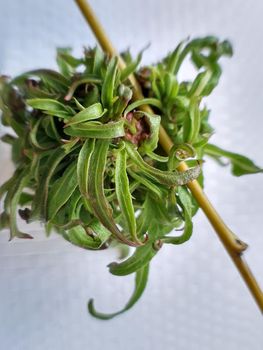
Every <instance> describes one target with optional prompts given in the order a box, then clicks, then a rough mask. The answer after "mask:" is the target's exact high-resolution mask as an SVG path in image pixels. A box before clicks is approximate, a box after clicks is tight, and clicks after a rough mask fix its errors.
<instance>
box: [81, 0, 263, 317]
mask: <svg viewBox="0 0 263 350" xmlns="http://www.w3.org/2000/svg"><path fill="white" fill-rule="evenodd" d="M75 1H76V3H77V5H78V6H79V8H80V10H81V12H82V14H83V16H84V17H85V18H86V20H87V22H88V24H89V26H90V28H91V29H92V31H93V33H94V35H95V37H96V38H97V40H98V42H99V44H100V45H101V47H102V49H103V50H104V51H105V52H107V53H108V54H109V55H110V56H116V57H118V60H119V67H120V68H121V69H123V68H125V63H124V61H123V60H122V58H121V57H120V56H119V54H118V52H117V51H116V49H115V48H114V46H113V45H112V44H111V42H110V40H109V38H108V36H107V35H106V33H105V31H104V29H103V28H102V26H101V24H100V22H99V20H98V19H97V17H96V15H95V13H94V12H93V10H92V8H91V7H90V5H89V4H88V3H87V1H85V0H75ZM129 80H130V82H131V84H132V86H133V99H134V100H138V99H142V98H143V94H142V91H141V87H140V85H139V84H138V82H137V80H136V79H135V77H134V75H130V77H129ZM142 109H143V110H144V111H146V112H148V113H153V111H152V109H151V108H150V107H149V106H142ZM159 142H160V144H161V146H162V147H163V149H164V150H165V151H166V152H167V154H169V151H170V149H171V148H172V146H173V142H172V140H171V139H170V137H169V136H168V134H167V133H166V131H165V129H164V128H163V127H162V126H160V133H159ZM187 168H188V167H187V165H186V164H185V163H181V164H180V165H179V167H178V170H180V171H185V170H187ZM187 186H188V188H189V189H190V191H191V192H192V194H193V196H194V197H195V199H196V201H197V202H198V204H199V206H200V207H201V208H202V210H203V212H204V213H205V215H206V216H207V218H208V220H209V221H210V223H211V224H212V226H213V228H214V229H215V231H216V233H217V235H218V237H219V238H220V240H221V242H222V243H223V245H224V247H225V249H226V251H227V252H228V254H229V256H230V257H231V259H232V261H233V263H234V264H235V266H236V268H237V269H238V271H239V273H240V275H241V276H242V277H243V279H244V282H245V283H246V285H247V287H248V289H249V290H250V292H251V294H252V295H253V297H254V299H255V301H256V303H257V304H258V306H259V308H260V310H261V312H263V293H262V291H261V289H260V287H259V285H258V283H257V281H256V279H255V277H254V276H253V274H252V272H251V270H250V269H249V266H248V265H247V263H246V262H245V260H244V259H243V257H242V252H243V251H245V249H246V248H247V244H246V243H244V242H242V241H241V240H240V239H239V238H238V237H237V236H235V235H234V233H233V232H232V231H231V230H230V229H229V228H228V227H227V225H226V224H225V223H224V221H223V220H222V218H221V217H220V216H219V214H218V213H217V211H216V210H215V209H214V207H213V206H212V204H211V203H210V201H209V200H208V198H207V197H206V195H205V194H204V192H203V190H202V188H201V186H200V185H199V183H198V182H197V181H196V180H194V181H192V182H189V183H188V184H187Z"/></svg>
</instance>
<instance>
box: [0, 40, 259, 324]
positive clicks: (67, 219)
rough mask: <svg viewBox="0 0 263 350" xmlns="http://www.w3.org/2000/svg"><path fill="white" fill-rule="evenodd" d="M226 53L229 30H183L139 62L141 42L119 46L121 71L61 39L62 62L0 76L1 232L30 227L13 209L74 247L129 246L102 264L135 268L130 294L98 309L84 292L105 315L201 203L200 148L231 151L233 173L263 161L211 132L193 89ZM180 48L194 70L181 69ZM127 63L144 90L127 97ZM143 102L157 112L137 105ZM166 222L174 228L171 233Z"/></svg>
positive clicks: (207, 81)
mask: <svg viewBox="0 0 263 350" xmlns="http://www.w3.org/2000/svg"><path fill="white" fill-rule="evenodd" d="M231 55H232V48H231V45H230V43H229V42H228V41H223V42H220V41H219V40H218V39H217V38H215V37H205V38H201V39H194V40H192V41H189V42H182V43H180V44H179V45H178V46H177V48H176V49H175V50H174V51H173V52H172V53H170V54H169V55H168V56H167V57H165V58H164V59H163V60H162V61H161V62H159V63H158V64H156V65H151V66H147V67H142V68H140V69H139V68H138V66H139V63H140V59H141V54H140V55H138V57H137V59H135V60H133V59H132V57H131V55H130V53H129V52H125V53H123V55H122V57H123V59H124V61H125V63H126V68H125V69H124V70H122V71H120V70H119V68H118V66H117V63H118V60H117V58H114V57H113V58H111V59H109V57H108V56H107V55H105V54H104V53H103V52H102V51H101V50H100V49H99V48H97V47H96V48H94V49H87V50H85V52H84V57H83V58H80V59H78V58H75V57H73V56H72V55H71V52H70V50H69V49H60V50H58V54H57V62H58V65H59V68H60V72H55V71H51V70H47V69H43V70H35V71H30V72H27V73H25V74H22V75H21V76H19V77H16V78H14V79H12V80H10V79H9V78H7V77H2V78H1V109H2V112H3V113H2V123H3V125H5V126H9V127H11V128H12V129H13V130H14V132H15V134H16V136H13V135H11V134H7V135H4V136H3V137H2V140H3V141H5V142H7V143H9V144H10V145H11V146H12V159H13V161H14V164H15V166H16V170H15V172H14V175H13V176H12V177H11V178H10V179H9V180H8V181H7V182H5V183H4V184H3V185H2V186H1V188H0V196H3V195H5V199H4V211H3V213H2V214H1V219H0V227H1V228H9V229H10V239H12V238H14V237H18V238H31V236H30V235H29V234H27V233H24V232H21V231H20V230H19V228H18V225H17V220H16V214H17V210H18V212H19V214H20V216H21V217H22V219H24V220H26V221H27V222H31V221H34V220H38V221H42V222H44V223H45V228H46V232H47V234H48V235H49V234H50V233H51V231H52V230H54V231H56V232H58V233H59V234H61V235H62V236H63V237H64V238H65V239H67V240H68V241H69V242H71V243H73V244H75V245H78V246H80V247H82V248H85V249H91V250H101V249H106V248H108V247H109V246H116V245H118V246H119V247H120V248H123V247H127V246H131V247H134V249H135V250H134V252H133V253H132V255H131V256H128V255H127V256H126V260H124V261H122V262H118V263H116V262H114V263H111V264H110V265H109V270H110V272H111V273H112V274H114V275H118V276H122V275H127V274H131V273H135V274H136V277H135V282H136V283H135V290H134V294H133V295H132V297H131V299H130V301H129V302H128V304H127V305H126V307H125V308H124V309H123V310H122V311H120V312H117V313H115V314H111V315H105V314H100V313H98V312H96V311H95V309H94V307H93V302H92V301H90V303H89V310H90V312H91V313H92V314H93V315H94V316H96V317H99V318H104V319H109V318H112V317H113V316H116V315H117V314H120V313H121V312H123V311H125V310H127V309H129V308H130V307H132V306H133V304H134V303H135V302H136V301H137V300H138V298H139V297H140V296H141V294H142V293H143V290H144V288H145V286H146V282H147V277H148V271H149V263H150V260H151V259H152V258H153V257H154V256H155V255H156V253H157V252H158V250H159V249H160V248H161V247H162V245H163V244H176V245H177V244H182V243H184V242H186V241H187V240H188V239H189V238H190V237H191V234H192V230H193V224H192V217H193V216H194V215H195V213H196V212H197V210H198V208H199V205H198V203H197V202H196V200H195V199H194V197H193V196H192V194H191V193H190V192H189V190H188V188H187V187H186V186H185V185H186V184H187V183H189V182H190V181H192V180H193V179H198V181H199V183H200V184H201V186H203V176H202V174H201V164H202V160H203V158H204V156H206V155H208V156H210V157H212V158H214V159H215V160H217V161H219V162H221V158H222V157H224V158H228V159H229V160H230V162H231V164H232V172H233V174H234V175H237V176H240V175H244V174H252V173H257V172H261V171H262V170H261V169H260V168H259V167H257V166H256V165H255V164H254V163H253V162H252V161H251V160H249V159H248V158H246V157H244V156H241V155H238V154H235V153H232V152H228V151H225V150H222V149H220V148H219V147H217V146H214V145H212V144H210V141H209V140H210V137H211V136H212V134H213V128H212V127H211V125H210V123H209V111H208V109H207V108H206V106H205V105H204V104H203V102H202V100H203V98H204V97H206V96H208V95H209V94H210V93H211V92H212V91H213V89H214V88H215V86H216V85H217V83H218V80H219V78H220V75H221V68H220V65H219V59H220V58H221V57H222V56H231ZM188 57H190V59H191V61H192V63H193V65H194V67H195V68H196V69H197V74H196V76H195V78H194V79H193V81H179V80H178V72H179V70H180V67H181V65H182V63H183V62H184V60H185V59H187V58H188ZM131 73H135V75H136V77H137V79H138V81H139V84H140V86H141V88H142V90H143V92H144V96H145V98H143V99H141V100H137V101H132V96H133V89H132V86H131V84H130V82H129V80H128V77H129V76H130V74H131ZM146 104H147V105H151V106H152V108H153V111H154V114H152V113H148V112H146V111H143V110H140V107H141V106H144V105H146ZM160 122H162V126H163V127H164V128H165V130H166V132H167V133H168V135H169V136H170V138H171V139H172V141H173V143H174V146H173V147H172V149H171V151H170V153H169V156H166V154H165V153H164V152H163V150H162V148H161V147H160V144H159V128H160ZM182 162H186V164H187V165H188V166H189V167H190V168H189V169H188V170H186V171H185V172H179V171H178V170H177V168H178V166H180V164H181V163H182ZM22 208H23V209H22ZM173 229H176V230H182V232H181V234H180V235H177V236H173V235H172V234H170V233H171V231H172V230H173Z"/></svg>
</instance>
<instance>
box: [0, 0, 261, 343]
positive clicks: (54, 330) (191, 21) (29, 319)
mask: <svg viewBox="0 0 263 350" xmlns="http://www.w3.org/2000/svg"><path fill="white" fill-rule="evenodd" d="M0 3H1V11H0V52H1V54H0V72H1V73H2V74H3V73H5V74H9V75H15V74H17V73H20V72H22V71H24V70H28V69H32V68H40V67H50V66H51V67H53V68H54V67H55V59H54V57H55V48H56V47H57V46H60V47H61V46H62V47H65V46H72V47H73V48H74V50H75V52H76V53H80V52H81V48H82V47H83V46H84V45H86V46H88V45H93V44H94V43H95V40H94V38H93V36H92V34H91V32H90V30H89V28H88V27H87V25H86V23H85V22H84V20H83V18H82V16H81V15H80V12H79V10H78V9H77V8H76V6H75V4H74V2H73V1H69V0H68V1H65V0H64V1H63V0H54V1H40V0H24V1H19V0H12V1H4V0H0ZM91 3H92V5H93V6H94V9H95V10H96V12H97V14H98V16H99V17H100V19H101V21H102V23H103V24H104V26H105V28H106V30H107V32H108V33H109V34H110V36H111V39H112V41H113V42H114V43H115V45H116V47H117V48H118V49H119V50H121V49H125V48H127V47H128V46H130V47H131V49H132V51H133V52H134V53H136V52H138V51H139V50H140V49H141V48H142V47H144V46H145V45H146V44H148V43H149V42H150V43H151V47H150V48H149V49H148V50H147V51H146V52H145V55H144V62H145V63H150V62H152V61H155V60H157V59H159V58H161V57H162V56H163V55H164V54H166V53H167V51H169V50H172V49H173V48H174V47H175V45H176V44H177V43H178V41H180V40H181V39H183V38H185V37H187V36H188V35H191V36H192V37H193V36H197V35H206V34H209V33H210V34H216V35H218V36H220V37H221V38H222V39H224V38H229V39H230V40H231V41H232V42H233V44H234V49H235V55H234V57H233V58H232V59H231V60H229V59H224V60H223V67H224V72H223V77H222V80H221V83H220V85H219V87H218V88H217V90H216V92H215V93H214V94H213V96H212V97H211V98H209V100H208V101H207V102H208V105H209V107H210V108H211V109H212V123H213V125H214V126H215V128H216V131H217V133H216V134H215V135H214V137H213V139H214V143H217V144H218V145H220V146H223V147H225V148H227V149H230V150H234V151H237V152H241V153H244V154H246V155H248V156H250V157H251V158H253V159H254V160H257V163H258V164H261V165H263V156H262V149H263V138H262V132H263V119H262V102H263V88H262V80H263V68H262V54H263V43H262V32H263V22H262V11H263V2H262V1H261V0H257V1H256V0H254V1H252V0H250V1H242V0H229V1H222V0H199V1H195V0H177V1H173V0H166V1H162V2H161V1H159V0H147V1H146V0H144V1H140V0H132V1H128V0H114V1H106V0H97V1H95V0H93V1H92V2H91ZM0 152H1V154H0V160H1V163H0V164H1V171H0V181H1V183H2V182H3V181H4V180H5V179H6V178H7V177H8V176H9V175H10V174H11V172H12V166H11V163H10V161H9V149H8V147H6V146H5V145H3V144H1V146H0ZM228 170H229V169H221V168H218V167H217V165H216V164H214V163H213V162H212V161H207V163H206V164H205V167H204V171H205V175H206V193H207V194H208V196H209V197H210V198H211V200H212V202H213V203H214V205H215V206H216V208H217V209H218V211H219V212H220V213H221V214H222V216H223V218H224V219H225V221H226V222H227V223H228V224H229V225H230V226H231V228H232V229H233V230H234V231H235V232H236V233H238V235H239V236H240V237H241V238H242V239H243V240H245V241H247V242H248V243H249V244H250V248H249V251H248V252H247V253H246V257H247V260H248V262H249V264H250V265H251V268H252V269H253V271H254V273H255V275H256V276H257V278H258V280H259V282H260V283H261V285H262V286H263V268H262V267H263V254H262V249H263V235H262V233H263V232H262V209H263V204H262V194H263V187H262V175H254V176H247V177H242V178H233V177H232V176H231V175H230V174H229V171H228ZM28 230H29V231H30V232H32V234H33V235H34V236H35V239H34V240H33V241H22V240H14V241H13V242H11V243H9V242H8V235H7V233H1V236H0V344H1V345H0V348H1V349H8V350H46V349H49V350H51V349H52V350H62V349H63V350H67V349H71V350H75V349H76V350H82V349H91V350H97V349H102V348H103V349H114V350H122V349H138V350H140V349H145V350H148V349H152V350H157V349H166V350H170V349H177V350H184V349H187V350H199V349H200V350H203V349H209V350H214V349H218V350H219V349H220V350H221V349H222V348H223V349H225V350H235V349H238V350H247V349H253V350H259V349H262V347H263V331H262V326H263V322H262V316H261V314H260V312H259V311H258V309H257V307H256V305H255V303H254V301H253V299H252V298H251V296H250V294H249V292H248V290H247V289H246V286H245V285H244V283H243V281H242V280H241V278H240V277H239V275H238V273H237V271H236V270H235V268H234V266H233V264H232V262H231V261H230V259H229V258H228V256H227V254H226V253H225V251H224V250H223V248H222V246H221V244H220V242H219V241H218V238H217V237H216V235H215V233H214V232H213V230H212V228H211V227H210V225H209V224H208V223H207V220H206V218H205V217H204V215H203V214H202V213H199V214H198V215H197V217H196V218H195V229H194V235H193V238H192V239H191V240H190V242H189V243H187V244H185V245H184V246H178V247H170V246H169V247H168V246H167V247H164V248H163V249H162V250H161V252H160V253H159V254H158V256H157V257H156V258H155V259H154V261H153V263H152V266H151V274H150V279H149V284H148V288H147V289H146V292H145V294H144V296H143V298H142V299H141V300H140V302H139V303H138V304H137V305H136V307H134V308H133V309H132V310H130V311H129V312H128V313H127V314H124V315H122V316H120V317H118V318H116V319H114V320H112V321H108V322H105V321H104V322H103V321H98V320H95V319H93V318H91V317H90V316H89V315H88V314H87V311H86V302H87V300H88V299H89V298H90V297H95V303H96V304H95V305H96V306H97V307H98V308H99V309H100V310H101V311H115V310H116V309H119V308H120V307H122V306H123V304H124V303H125V302H126V300H127V299H128V297H129V295H130V293H131V291H132V281H133V278H132V277H127V278H118V277H113V276H110V275H109V273H108V272H107V268H106V265H107V264H108V263H109V262H111V261H112V260H114V259H115V258H116V252H114V251H111V252H89V251H85V250H82V249H80V248H77V247H74V246H71V245H69V244H68V243H67V242H65V241H63V240H62V238H60V237H58V236H57V235H53V236H52V237H51V238H49V239H46V238H45V236H44V235H43V232H42V229H41V227H39V226H36V225H33V226H32V225H31V226H30V227H29V228H28Z"/></svg>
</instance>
